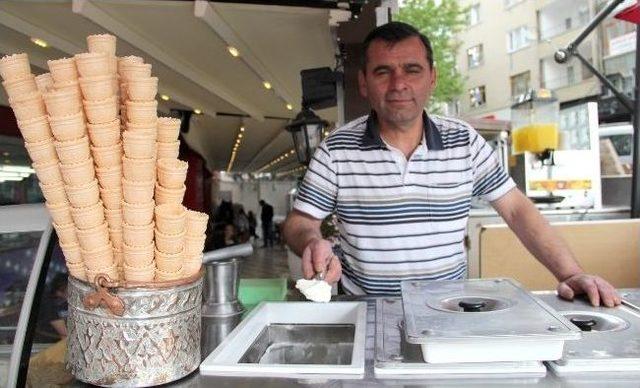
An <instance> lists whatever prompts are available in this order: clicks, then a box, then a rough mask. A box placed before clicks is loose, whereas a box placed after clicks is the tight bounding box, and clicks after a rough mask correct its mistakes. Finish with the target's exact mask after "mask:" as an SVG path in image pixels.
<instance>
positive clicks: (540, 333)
mask: <svg viewBox="0 0 640 388" xmlns="http://www.w3.org/2000/svg"><path fill="white" fill-rule="evenodd" d="M402 303H403V307H404V316H405V323H406V339H407V342H409V343H413V344H419V345H421V346H422V353H423V357H424V360H425V361H427V362H433V363H450V362H490V361H527V360H533V361H542V360H555V359H559V358H560V357H561V356H562V348H563V346H564V341H566V340H574V339H579V338H580V337H581V332H580V330H579V329H577V328H576V327H575V326H574V325H572V324H571V323H569V321H568V320H567V319H565V318H564V317H562V316H561V315H559V314H557V313H556V312H555V311H554V310H553V309H551V308H550V307H549V306H547V305H546V304H545V303H542V302H541V301H539V300H538V299H536V298H534V297H533V296H532V295H531V294H530V293H529V292H527V291H526V290H524V289H523V288H522V287H521V286H520V285H519V284H518V283H517V282H515V281H514V280H511V279H474V280H455V281H431V282H425V281H405V282H402ZM463 310H464V311H463Z"/></svg>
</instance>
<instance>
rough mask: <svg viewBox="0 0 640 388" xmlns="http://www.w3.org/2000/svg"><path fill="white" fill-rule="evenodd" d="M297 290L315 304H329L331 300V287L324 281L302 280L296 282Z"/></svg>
mask: <svg viewBox="0 0 640 388" xmlns="http://www.w3.org/2000/svg"><path fill="white" fill-rule="evenodd" d="M296 288H297V289H298V290H300V292H302V295H304V296H305V298H307V299H309V300H311V301H313V302H328V301H330V300H331V285H329V283H327V282H325V281H324V280H316V279H312V280H307V279H300V280H298V281H297V282H296Z"/></svg>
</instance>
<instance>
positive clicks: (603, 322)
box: [535, 291, 640, 377]
mask: <svg viewBox="0 0 640 388" xmlns="http://www.w3.org/2000/svg"><path fill="white" fill-rule="evenodd" d="M621 294H623V292H621ZM535 295H536V297H538V298H540V299H541V300H543V301H544V302H546V303H548V304H549V305H551V306H552V307H553V308H555V309H556V310H557V311H558V312H559V313H560V314H562V315H564V316H565V317H566V318H568V319H569V320H574V321H575V322H576V324H578V325H579V326H582V327H584V328H585V330H588V331H583V336H582V339H581V340H579V341H572V342H570V343H567V345H566V347H565V351H564V354H563V356H562V359H560V360H557V361H554V362H549V363H548V365H549V367H550V368H551V369H552V370H553V371H554V372H555V373H556V374H558V375H565V374H576V373H584V372H634V373H635V372H637V373H640V312H638V311H634V310H633V309H630V308H628V307H626V306H618V307H616V308H607V307H593V306H591V304H589V303H588V302H587V301H585V300H582V299H576V300H574V301H566V300H563V299H560V298H559V297H558V296H557V295H556V294H555V293H554V292H551V291H547V292H536V293H535ZM639 377H640V376H639Z"/></svg>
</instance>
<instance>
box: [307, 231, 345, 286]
mask: <svg viewBox="0 0 640 388" xmlns="http://www.w3.org/2000/svg"><path fill="white" fill-rule="evenodd" d="M322 272H324V273H325V276H324V280H325V281H326V282H327V283H329V284H333V283H336V282H337V281H338V280H340V276H341V275H342V265H341V264H340V259H338V257H336V255H334V254H333V250H332V249H331V243H330V242H329V241H327V240H323V239H317V238H315V239H312V240H311V241H310V242H309V244H307V246H306V247H305V248H304V251H303V252H302V274H303V275H304V277H305V279H312V278H313V277H314V276H315V275H316V274H318V273H322Z"/></svg>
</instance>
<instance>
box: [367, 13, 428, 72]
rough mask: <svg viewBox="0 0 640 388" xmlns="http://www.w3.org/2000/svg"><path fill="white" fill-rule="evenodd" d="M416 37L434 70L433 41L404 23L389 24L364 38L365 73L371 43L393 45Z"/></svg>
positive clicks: (375, 29) (374, 30)
mask: <svg viewBox="0 0 640 388" xmlns="http://www.w3.org/2000/svg"><path fill="white" fill-rule="evenodd" d="M414 36H416V37H418V38H420V41H421V42H422V44H423V45H424V48H425V50H426V51H427V62H429V66H430V67H431V68H433V49H432V48H431V41H429V38H427V37H426V36H425V35H424V34H422V33H421V32H420V31H418V30H417V29H416V28H415V27H414V26H412V25H410V24H407V23H403V22H389V23H387V24H383V25H381V26H379V27H376V28H374V29H373V30H372V31H371V32H370V33H369V34H368V35H367V37H366V38H364V42H363V47H362V59H361V64H362V69H363V71H365V70H366V67H367V51H368V50H369V46H370V45H371V42H373V41H374V40H382V41H385V42H387V43H389V44H390V45H393V44H395V43H398V42H400V41H402V40H405V39H408V38H411V37H414Z"/></svg>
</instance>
